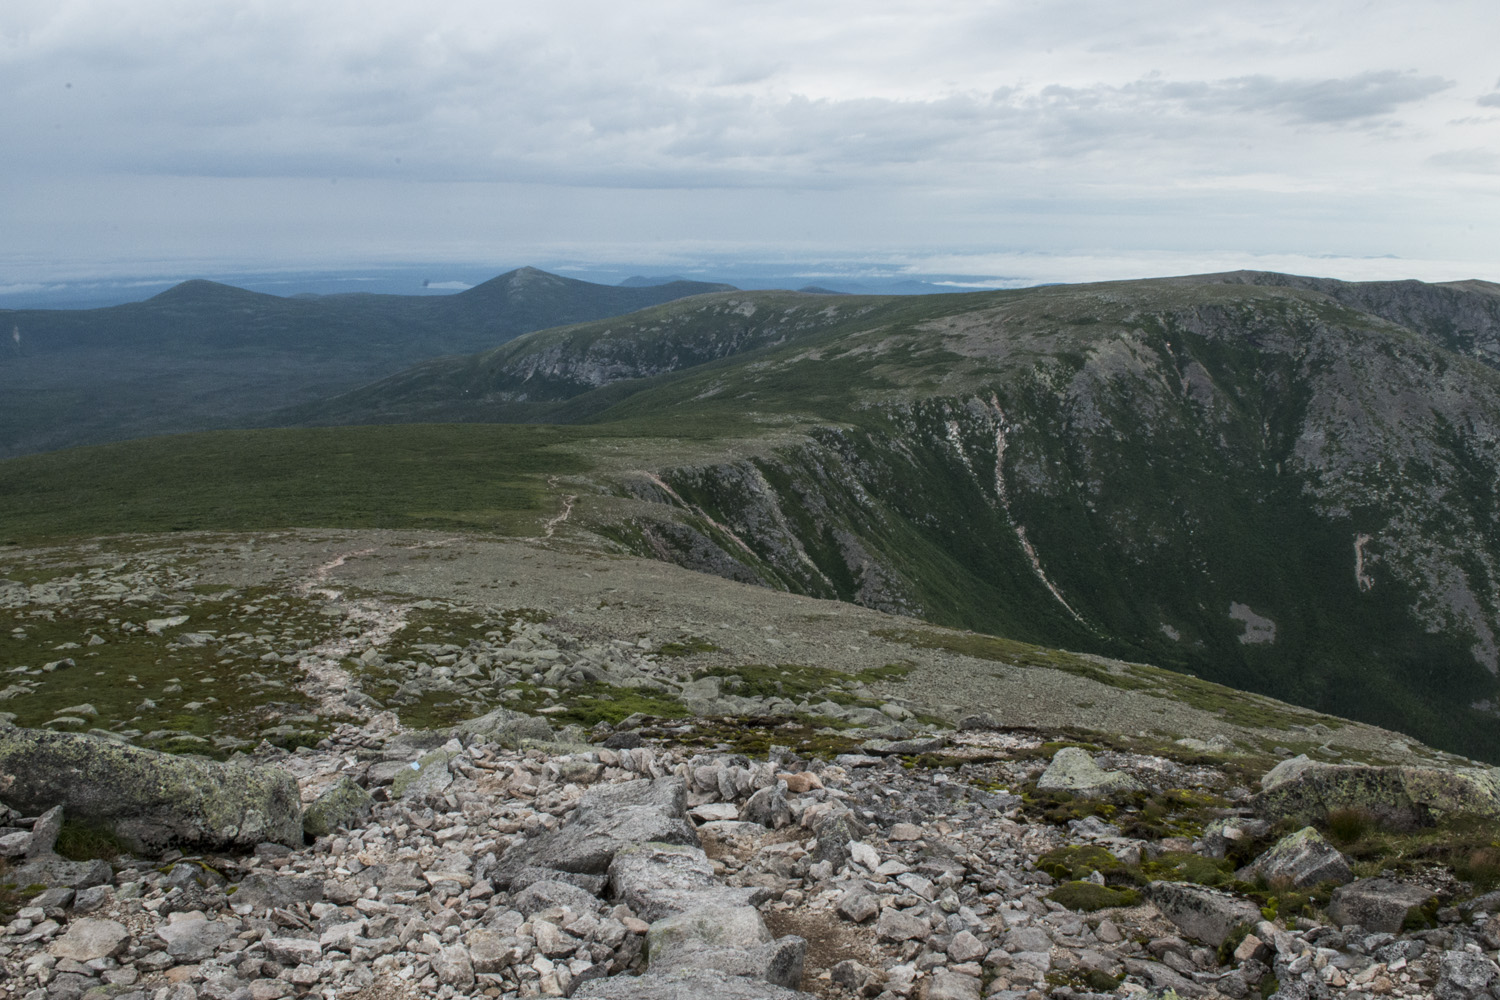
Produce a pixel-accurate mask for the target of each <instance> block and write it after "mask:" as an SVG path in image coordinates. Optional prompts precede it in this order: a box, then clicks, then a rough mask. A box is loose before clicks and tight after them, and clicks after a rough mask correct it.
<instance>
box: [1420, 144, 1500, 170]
mask: <svg viewBox="0 0 1500 1000" xmlns="http://www.w3.org/2000/svg"><path fill="white" fill-rule="evenodd" d="M1427 162H1429V163H1431V164H1432V165H1433V166H1435V167H1440V168H1442V169H1444V170H1454V171H1458V172H1460V173H1468V174H1500V153H1496V152H1495V151H1494V150H1493V149H1455V150H1450V151H1449V152H1446V153H1438V154H1436V155H1434V156H1430V157H1428V160H1427Z"/></svg>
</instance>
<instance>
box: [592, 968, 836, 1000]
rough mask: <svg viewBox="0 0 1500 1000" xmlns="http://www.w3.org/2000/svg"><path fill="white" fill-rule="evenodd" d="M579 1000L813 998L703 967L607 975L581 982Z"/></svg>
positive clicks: (801, 999)
mask: <svg viewBox="0 0 1500 1000" xmlns="http://www.w3.org/2000/svg"><path fill="white" fill-rule="evenodd" d="M573 995H574V996H575V997H578V998H580V1000H708V998H710V997H712V998H713V1000H815V998H814V997H813V995H812V994H811V993H800V992H798V991H797V990H792V989H786V988H784V987H781V986H774V985H772V984H770V983H767V982H765V981H762V980H755V979H747V978H745V977H744V976H731V975H729V974H727V973H723V972H716V971H711V970H705V969H694V970H691V971H683V972H674V973H667V974H661V973H651V974H650V975H645V976H611V977H610V978H608V979H595V980H593V981H592V982H587V983H584V984H583V986H581V987H580V988H579V989H578V991H577V992H576V993H574V994H573Z"/></svg>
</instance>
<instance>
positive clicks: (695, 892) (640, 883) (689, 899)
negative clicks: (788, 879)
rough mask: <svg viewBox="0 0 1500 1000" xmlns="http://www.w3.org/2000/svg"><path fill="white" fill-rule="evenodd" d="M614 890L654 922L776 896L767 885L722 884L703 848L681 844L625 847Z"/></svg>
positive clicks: (613, 870) (613, 874)
mask: <svg viewBox="0 0 1500 1000" xmlns="http://www.w3.org/2000/svg"><path fill="white" fill-rule="evenodd" d="M609 890H610V895H611V896H612V897H613V898H614V899H617V900H619V901H620V902H622V903H624V904H625V905H626V906H628V907H630V909H631V910H632V911H633V912H634V913H635V915H636V916H638V917H640V918H641V919H642V920H645V921H647V922H648V923H649V922H651V921H656V920H662V919H664V918H666V917H673V916H677V915H678V914H682V913H686V912H688V911H689V910H693V909H696V908H698V907H700V906H705V905H709V904H713V905H719V906H750V905H754V904H755V903H758V902H760V901H761V900H763V899H765V898H767V897H768V896H769V895H770V894H771V891H770V890H769V889H766V888H764V887H762V886H743V887H732V886H726V885H720V884H719V882H718V880H717V879H715V878H714V869H713V864H712V863H711V862H710V861H709V860H708V856H707V855H705V854H704V853H703V851H702V849H701V848H697V847H688V846H685V845H677V844H639V845H636V846H634V847H627V848H625V849H624V850H622V851H620V852H619V853H618V854H616V855H615V859H614V861H612V862H611V863H610V866H609Z"/></svg>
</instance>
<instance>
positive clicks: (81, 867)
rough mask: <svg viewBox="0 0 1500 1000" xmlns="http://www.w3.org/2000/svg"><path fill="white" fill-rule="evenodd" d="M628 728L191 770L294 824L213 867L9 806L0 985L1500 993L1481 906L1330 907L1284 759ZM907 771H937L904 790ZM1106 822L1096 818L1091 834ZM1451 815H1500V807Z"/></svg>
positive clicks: (887, 996) (767, 994) (29, 988)
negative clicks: (77, 833) (1153, 808)
mask: <svg viewBox="0 0 1500 1000" xmlns="http://www.w3.org/2000/svg"><path fill="white" fill-rule="evenodd" d="M644 721H645V720H631V721H629V722H627V723H626V724H624V725H621V726H618V727H611V726H608V725H601V726H599V727H597V728H596V730H595V732H594V733H592V734H591V735H592V738H593V739H594V740H596V741H597V742H594V743H592V744H583V743H580V744H577V745H569V744H568V742H567V740H568V739H569V734H554V733H551V732H550V731H549V730H548V728H547V727H546V725H545V724H544V723H539V720H536V719H534V718H526V717H518V716H515V715H513V714H512V713H509V712H506V711H505V710H498V711H497V712H495V713H492V714H491V715H490V716H489V717H488V718H486V719H485V720H478V721H475V722H473V723H471V724H468V725H465V726H463V727H460V728H459V729H456V730H451V731H448V732H434V731H430V730H425V731H424V730H405V729H402V728H401V727H400V726H399V724H398V723H396V721H395V719H394V718H393V717H391V716H388V715H387V716H384V717H379V718H376V719H374V720H371V722H370V723H367V724H366V725H364V726H359V727H356V726H353V725H348V726H344V727H341V728H340V729H339V730H338V731H337V732H335V733H334V734H332V735H331V736H330V737H328V738H327V739H325V740H323V741H322V742H321V743H320V745H319V746H318V747H317V748H315V749H309V748H302V749H300V750H299V751H298V752H297V753H288V752H286V751H281V750H277V749H276V748H273V747H270V746H269V745H264V746H262V747H261V748H259V749H258V750H257V751H256V752H255V753H253V754H251V755H249V757H248V758H244V759H242V760H240V761H237V762H231V763H229V764H223V765H212V766H216V767H219V768H222V769H225V770H226V771H230V772H237V773H240V774H244V775H250V774H253V773H259V772H271V773H277V774H280V775H281V776H282V777H283V779H284V780H286V781H289V782H290V781H295V784H296V787H297V788H298V789H299V790H300V796H299V797H300V799H301V800H302V803H305V805H306V809H305V811H304V810H303V808H302V807H301V806H300V805H299V804H298V803H296V802H292V803H289V804H288V803H284V802H283V803H281V804H280V809H281V815H282V816H290V817H292V818H297V817H299V816H300V817H301V819H302V822H303V823H304V824H305V826H306V833H307V843H306V844H305V845H304V844H303V837H302V830H300V829H299V830H298V831H297V834H298V835H297V836H296V837H295V838H291V837H284V838H282V839H283V840H284V841H286V842H282V843H278V842H276V841H275V840H267V841H264V842H261V843H259V844H257V845H255V846H254V848H253V849H252V850H248V851H244V852H237V853H232V854H231V853H224V852H217V851H216V852H210V853H206V854H202V853H192V854H188V855H184V854H183V852H182V851H181V850H179V849H175V848H167V849H166V850H165V853H156V852H153V853H152V854H150V855H149V856H141V855H139V854H121V855H119V856H116V857H113V858H110V859H109V860H108V861H93V862H87V861H67V860H64V859H61V858H58V857H56V856H55V855H53V854H52V853H51V851H52V848H53V846H54V843H55V841H56V839H57V837H58V833H59V829H60V827H61V825H62V820H63V819H64V818H65V817H67V816H68V814H69V810H70V809H71V808H73V806H72V804H71V803H70V804H68V805H63V806H61V807H59V808H54V809H51V810H49V811H47V812H46V813H45V814H43V815H41V816H36V817H21V816H18V815H17V814H16V813H15V812H14V811H10V812H9V813H8V816H9V820H8V822H9V824H10V825H9V827H8V831H7V832H5V833H3V834H0V851H3V852H4V853H6V854H9V855H11V856H12V857H14V858H16V859H17V860H16V861H14V862H13V864H14V865H15V867H14V868H12V870H11V871H10V873H9V875H8V876H7V879H6V881H7V882H8V884H10V885H11V886H14V887H15V888H13V889H12V890H10V891H11V893H12V898H13V899H14V900H15V902H16V904H17V905H16V906H15V908H14V909H13V910H12V913H11V914H10V916H9V918H8V919H9V922H8V924H7V925H6V927H5V936H4V938H3V939H0V971H3V975H4V978H3V979H0V988H4V989H6V990H7V991H8V994H9V995H10V996H15V997H25V998H26V1000H46V998H53V997H56V998H66V1000H76V998H79V997H84V996H87V997H91V998H99V1000H103V998H106V997H109V998H122V1000H148V998H151V1000H155V998H161V1000H191V998H193V997H210V998H215V1000H228V998H233V1000H250V998H255V1000H280V998H283V997H293V996H322V997H334V996H345V997H347V996H354V997H383V998H388V997H402V996H411V997H416V996H435V997H439V998H448V997H455V996H480V995H483V996H487V997H507V998H508V997H524V996H577V997H593V998H600V1000H604V998H614V1000H646V998H671V997H689V996H693V997H704V998H708V997H715V998H741V1000H793V998H797V997H808V996H817V997H825V998H838V1000H846V998H855V997H875V998H880V1000H897V998H917V997H925V998H927V1000H970V998H976V1000H977V998H980V997H981V996H984V997H994V998H1001V1000H1022V998H1039V997H1043V996H1051V997H1073V998H1082V997H1091V998H1093V997H1105V996H1108V997H1124V996H1136V995H1139V996H1148V995H1149V996H1168V995H1176V996H1179V997H1210V998H1211V997H1230V998H1234V1000H1242V998H1246V997H1251V996H1261V997H1277V998H1283V1000H1290V998H1293V997H1298V998H1301V997H1349V998H1359V997H1377V996H1393V997H1396V996H1408V997H1440V998H1443V1000H1457V998H1461V997H1462V998H1472V997H1477V996H1482V995H1486V990H1488V989H1489V986H1490V984H1491V983H1494V984H1495V985H1496V986H1497V987H1500V969H1497V968H1496V966H1495V963H1494V958H1495V955H1496V951H1495V949H1496V948H1497V947H1500V894H1495V893H1491V894H1488V895H1481V896H1478V897H1477V898H1475V897H1473V892H1472V886H1468V887H1465V886H1461V885H1459V884H1457V883H1455V882H1454V881H1453V879H1452V876H1451V874H1447V875H1446V877H1444V874H1445V873H1442V872H1440V871H1438V870H1437V869H1433V870H1431V871H1428V872H1426V873H1425V875H1413V874H1410V873H1408V874H1405V875H1401V876H1396V878H1399V879H1401V880H1400V881H1397V880H1395V879H1393V878H1384V877H1373V878H1371V877H1366V878H1361V879H1358V880H1356V878H1355V874H1354V872H1353V871H1352V870H1351V869H1350V867H1349V864H1348V861H1347V859H1345V858H1343V856H1342V855H1341V854H1340V853H1339V852H1338V850H1336V849H1335V848H1334V847H1333V846H1331V845H1330V844H1328V843H1327V842H1326V841H1325V840H1323V838H1322V837H1321V836H1320V835H1319V834H1318V833H1317V832H1316V831H1315V830H1313V829H1311V828H1305V829H1303V830H1301V831H1300V832H1295V833H1293V834H1291V835H1290V836H1287V837H1284V838H1282V839H1280V840H1279V842H1274V843H1273V841H1274V838H1273V837H1272V836H1271V830H1272V824H1273V822H1274V821H1276V820H1278V819H1280V818H1281V816H1280V815H1279V813H1280V809H1279V807H1278V806H1276V805H1275V804H1274V803H1272V802H1271V801H1270V800H1268V799H1267V798H1266V796H1267V795H1268V793H1270V792H1271V791H1274V790H1276V789H1278V788H1282V787H1284V786H1286V785H1288V784H1290V785H1292V786H1296V787H1301V786H1305V785H1307V784H1308V782H1309V780H1310V770H1311V771H1316V770H1317V768H1312V769H1310V768H1309V767H1308V766H1307V765H1305V764H1299V765H1283V767H1282V768H1281V770H1282V772H1283V773H1282V774H1280V775H1271V776H1267V777H1266V778H1264V779H1263V780H1262V785H1263V786H1264V789H1265V790H1263V791H1262V792H1261V793H1260V795H1259V796H1255V795H1252V794H1251V792H1250V791H1249V790H1248V789H1247V788H1245V787H1241V786H1236V785H1234V784H1233V782H1234V780H1235V776H1234V775H1232V774H1230V773H1226V772H1225V771H1224V770H1222V769H1220V768H1216V767H1213V766H1207V765H1202V764H1198V765H1192V764H1183V763H1180V762H1175V761H1172V760H1170V759H1167V758H1162V757H1154V756H1146V755H1132V754H1120V753H1101V754H1098V755H1097V756H1095V755H1091V754H1090V753H1089V752H1087V751H1085V750H1082V749H1080V748H1077V747H1064V748H1061V749H1059V750H1057V751H1056V752H1055V753H1053V754H1052V756H1051V759H1050V761H1049V760H1047V759H1046V757H1045V756H1044V757H1042V758H1037V757H1036V756H1034V755H1032V754H1031V752H1032V751H1035V750H1037V749H1039V748H1042V747H1044V746H1045V744H1044V743H1043V741H1042V739H1041V738H1040V736H1038V735H1036V734H1031V733H1016V732H1013V731H1004V730H995V729H992V728H989V726H990V724H991V721H992V720H985V719H974V720H970V721H969V722H968V723H967V725H968V726H972V727H982V728H964V729H960V730H958V731H957V732H954V733H948V734H934V735H927V736H922V737H920V738H916V739H912V740H908V741H903V742H904V743H905V745H901V744H900V743H890V742H886V743H884V744H883V745H877V746H872V747H871V748H870V749H871V750H872V751H873V752H871V753H849V754H840V755H835V756H832V757H830V758H820V757H803V756H800V755H798V754H796V753H794V752H792V751H791V750H789V749H788V748H785V747H776V748H774V749H773V751H772V753H771V755H770V756H769V757H767V758H762V759H755V758H751V757H749V756H746V755H743V754H729V753H721V752H712V751H710V752H693V751H687V750H683V749H680V748H675V747H672V746H670V745H667V744H664V743H663V742H662V741H660V740H657V739H651V738H646V737H643V736H642V735H641V728H640V727H641V725H642V723H643V722H644ZM521 731H525V732H532V733H534V734H536V736H534V737H519V738H517V737H516V733H517V732H521ZM543 734H545V735H546V736H547V737H548V738H540V737H541V736H543ZM559 737H561V741H560V740H559ZM33 739H34V737H33V736H32V734H31V733H30V731H23V730H15V729H12V730H9V731H6V732H0V750H5V751H6V752H8V753H9V754H10V755H9V756H7V757H6V762H5V764H4V769H5V771H6V773H7V774H8V775H10V776H13V777H14V776H20V775H23V774H25V773H26V772H25V771H23V770H22V768H31V769H33V773H32V774H31V775H30V777H31V778H33V779H34V781H40V782H46V781H47V780H49V779H50V780H51V781H52V782H53V784H54V787H58V788H60V789H62V788H63V787H64V785H65V780H64V776H63V775H62V774H60V773H44V774H38V773H36V769H39V768H42V769H44V768H45V766H46V765H45V764H44V763H41V762H40V760H39V758H37V757H36V756H35V755H34V754H33V755H32V756H29V757H28V756H26V752H25V751H22V752H21V753H19V754H18V753H16V752H14V751H15V747H16V744H17V743H18V742H20V743H25V742H26V741H27V740H33ZM68 739H69V740H72V741H75V742H89V741H94V742H99V741H101V740H102V738H99V737H87V736H72V737H68ZM933 749H943V750H945V751H947V752H948V753H950V754H952V755H953V756H954V757H955V759H958V760H962V761H964V763H961V764H959V765H958V766H957V767H956V769H953V770H947V769H929V768H925V767H922V766H917V767H912V766H910V760H911V758H912V756H914V755H915V754H916V753H917V752H918V751H923V750H925V751H928V752H930V751H932V750H933ZM161 756H163V757H165V756H166V755H161ZM162 763H163V765H164V766H172V765H171V764H170V763H168V762H166V761H164V762H162ZM116 766H118V765H116V764H111V763H104V764H96V765H95V767H96V768H98V769H108V768H111V767H116ZM205 766H207V765H205ZM1323 767H1324V769H1325V771H1326V768H1327V766H1326V765H1325V766H1323ZM1348 770H1351V771H1352V770H1359V769H1348ZM1378 771H1379V769H1376V772H1373V773H1378ZM1371 773H1372V772H1369V771H1368V769H1366V773H1363V774H1360V775H1354V774H1349V775H1346V776H1345V777H1344V779H1343V781H1342V783H1343V784H1344V785H1345V786H1347V788H1350V789H1352V788H1354V786H1356V785H1358V784H1361V783H1364V782H1367V781H1368V780H1369V778H1370V777H1371ZM1408 777H1410V775H1409V776H1408ZM1319 778H1320V780H1322V782H1323V783H1324V785H1325V786H1326V785H1327V784H1329V783H1330V782H1332V783H1334V784H1338V783H1339V780H1338V779H1337V776H1331V775H1329V774H1327V773H1323V774H1321V775H1319ZM1043 791H1047V792H1050V793H1051V794H1052V796H1053V798H1052V799H1050V800H1049V801H1050V802H1051V809H1048V808H1046V807H1044V806H1042V805H1041V804H1039V802H1038V801H1037V800H1036V799H1035V796H1036V795H1037V794H1038V793H1040V792H1043ZM8 794H9V793H8V792H7V793H0V797H7V796H8ZM61 794H66V795H71V794H72V792H71V791H64V792H62V793H61ZM244 794H245V796H246V798H247V799H253V798H255V797H256V796H257V793H256V792H255V791H253V790H247V791H246V792H245V793H244ZM1132 794H1140V795H1150V796H1152V797H1153V800H1154V801H1157V802H1166V801H1168V800H1172V801H1175V805H1174V806H1169V807H1167V809H1165V810H1161V811H1160V812H1159V813H1158V814H1157V815H1155V816H1154V817H1153V816H1151V815H1150V813H1149V812H1148V811H1146V810H1141V809H1138V808H1134V807H1131V806H1129V805H1126V803H1128V802H1129V801H1131V798H1130V797H1131V795H1132ZM1174 797H1175V798H1174ZM1418 797H1419V798H1420V795H1419V796H1418ZM1110 801H1114V802H1117V803H1119V804H1120V805H1121V808H1120V809H1119V811H1117V812H1112V813H1108V815H1110V816H1111V818H1110V819H1109V820H1106V819H1104V818H1103V815H1105V814H1106V813H1105V810H1104V809H1103V808H1101V807H1107V804H1108V803H1109V802H1110ZM1137 801H1139V800H1137ZM1209 802H1216V803H1220V804H1219V805H1214V806H1211V807H1209V808H1207V809H1205V808H1204V804H1205V803H1209ZM1368 804H1369V805H1370V806H1372V807H1375V806H1378V805H1379V804H1380V803H1379V802H1378V801H1377V800H1376V799H1373V798H1371V799H1369V800H1368ZM1408 804H1412V803H1408ZM1416 804H1417V805H1421V806H1424V807H1425V806H1427V805H1430V804H1431V803H1425V802H1424V803H1416ZM112 805H113V806H114V807H115V810H116V816H117V817H118V816H119V815H120V814H121V812H122V811H130V810H131V809H134V811H135V815H134V817H133V819H134V820H135V821H136V822H137V823H139V822H140V821H142V820H143V819H145V818H147V817H156V818H157V819H158V820H159V819H160V818H161V817H162V816H164V815H168V814H172V813H174V812H180V811H181V810H182V808H183V807H182V806H181V804H178V803H171V802H160V801H157V802H145V801H141V800H140V799H139V798H138V797H137V798H136V799H134V800H133V801H132V798H131V792H130V791H128V790H122V792H121V794H120V795H119V796H118V797H117V798H116V800H115V801H114V802H113V803H112ZM1467 805H1468V807H1469V808H1471V809H1476V810H1482V811H1483V812H1485V813H1486V814H1487V816H1486V818H1487V819H1489V820H1490V821H1491V822H1493V820H1494V819H1495V818H1496V817H1497V816H1500V796H1496V795H1495V786H1494V785H1493V784H1490V785H1489V786H1487V789H1486V797H1485V798H1484V799H1483V800H1482V801H1481V800H1479V799H1471V800H1469V801H1468V803H1467ZM1058 806H1061V807H1063V810H1064V811H1063V812H1061V813H1059V812H1056V811H1055V810H1056V808H1057V807H1058ZM78 808H79V809H80V810H81V814H80V816H79V818H80V819H82V820H84V821H87V822H97V821H99V819H100V815H99V814H98V813H97V812H93V813H90V812H89V811H88V810H89V806H88V805H87V804H82V805H79V806H78ZM1069 813H1071V814H1076V815H1079V816H1080V817H1081V818H1075V819H1067V818H1066V815H1067V814H1069ZM1210 814H1212V816H1213V818H1212V819H1210V820H1209V821H1208V822H1207V823H1202V822H1201V821H1202V819H1203V818H1204V817H1206V816H1208V815H1210ZM271 818H272V819H273V820H274V819H275V818H276V817H271ZM1200 824H1201V825H1200ZM179 825H180V824H179ZM226 832H227V831H226ZM1164 834H1168V835H1164ZM226 842H227V841H226ZM1268 844H1269V845H1270V846H1269V849H1267V845H1268ZM1245 858H1252V859H1253V860H1251V863H1250V864H1249V865H1248V866H1247V868H1248V869H1249V870H1248V871H1242V872H1238V873H1236V871H1235V865H1236V864H1237V863H1239V861H1240V860H1241V859H1245ZM1390 874H1394V873H1390ZM1466 895H1467V896H1468V897H1469V898H1467V899H1465V898H1464V897H1465V896H1466ZM1454 904H1458V905H1454ZM1492 911H1494V912H1495V913H1496V914H1497V915H1494V916H1492V915H1491V913H1492ZM1496 995H1500V991H1497V994H1496Z"/></svg>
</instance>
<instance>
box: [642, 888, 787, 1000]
mask: <svg viewBox="0 0 1500 1000" xmlns="http://www.w3.org/2000/svg"><path fill="white" fill-rule="evenodd" d="M646 950H647V953H648V954H649V955H650V956H651V964H650V969H651V971H652V972H657V973H660V972H678V971H683V970H689V969H713V970H717V971H720V972H726V973H729V974H730V975H733V976H746V977H749V978H753V979H760V980H764V981H765V982H768V983H774V984H776V985H778V986H786V987H789V988H790V987H795V986H796V985H797V984H798V983H800V982H801V981H802V967H803V963H804V961H805V959H806V957H807V942H806V941H804V940H803V939H802V938H800V937H797V936H795V935H791V934H789V935H787V936H786V937H783V938H780V939H778V940H772V938H771V932H770V931H769V930H767V929H766V924H765V921H764V920H763V919H761V915H760V911H758V910H756V909H755V908H754V907H753V906H722V905H708V906H702V907H699V908H697V909H694V910H690V911H688V912H687V913H683V914H680V915H678V916H675V917H668V918H667V919H665V920H658V921H657V922H656V923H654V924H652V925H651V929H650V930H649V931H647V932H646Z"/></svg>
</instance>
